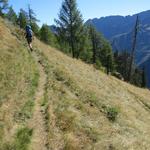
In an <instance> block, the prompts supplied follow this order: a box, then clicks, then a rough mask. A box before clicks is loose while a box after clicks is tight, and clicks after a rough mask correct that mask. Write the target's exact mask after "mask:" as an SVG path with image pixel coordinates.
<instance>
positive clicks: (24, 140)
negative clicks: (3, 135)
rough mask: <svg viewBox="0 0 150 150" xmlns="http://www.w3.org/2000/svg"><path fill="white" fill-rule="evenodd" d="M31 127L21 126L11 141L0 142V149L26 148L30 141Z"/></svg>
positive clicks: (20, 149)
mask: <svg viewBox="0 0 150 150" xmlns="http://www.w3.org/2000/svg"><path fill="white" fill-rule="evenodd" d="M32 132H33V131H32V129H29V128H28V127H22V128H20V129H18V130H17V132H16V134H15V138H14V141H13V142H12V143H9V142H7V143H0V150H28V146H29V144H30V142H31V137H32Z"/></svg>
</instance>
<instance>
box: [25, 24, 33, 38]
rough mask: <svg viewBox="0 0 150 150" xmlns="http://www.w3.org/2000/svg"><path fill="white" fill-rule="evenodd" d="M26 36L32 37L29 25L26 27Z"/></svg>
mask: <svg viewBox="0 0 150 150" xmlns="http://www.w3.org/2000/svg"><path fill="white" fill-rule="evenodd" d="M26 34H27V35H26V36H27V37H32V29H31V26H29V25H27V26H26Z"/></svg>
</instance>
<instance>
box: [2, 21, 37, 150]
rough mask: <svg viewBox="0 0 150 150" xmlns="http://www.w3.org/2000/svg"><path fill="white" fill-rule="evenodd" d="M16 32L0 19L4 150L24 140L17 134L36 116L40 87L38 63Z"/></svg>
mask: <svg viewBox="0 0 150 150" xmlns="http://www.w3.org/2000/svg"><path fill="white" fill-rule="evenodd" d="M6 25H7V26H9V27H10V29H9V28H8V27H6ZM15 30H17V29H15V28H14V27H13V26H12V25H11V24H9V23H7V24H6V23H5V22H4V21H3V20H2V19H1V18H0V149H2V150H4V149H5V148H4V147H7V145H9V143H7V141H11V140H12V138H13V136H16V137H15V140H16V141H17V140H18V138H20V137H17V133H18V132H20V130H23V129H24V128H25V126H26V123H25V122H26V120H27V119H28V118H30V117H31V116H32V108H33V105H34V93H35V90H36V87H37V85H38V70H37V66H36V63H35V61H34V60H33V58H32V57H31V55H30V54H29V52H28V50H27V48H25V47H24V46H23V44H21V43H20V41H19V40H18V39H17V38H16V36H13V35H12V31H13V32H14V33H15V32H16V33H18V31H19V30H18V31H15ZM28 130H29V129H27V130H26V131H28ZM26 131H25V132H26ZM23 134H26V133H23ZM19 142H20V141H19ZM19 142H18V143H19ZM6 143H7V144H6ZM14 143H15V141H14ZM4 145H5V146H4ZM16 149H17V148H16Z"/></svg>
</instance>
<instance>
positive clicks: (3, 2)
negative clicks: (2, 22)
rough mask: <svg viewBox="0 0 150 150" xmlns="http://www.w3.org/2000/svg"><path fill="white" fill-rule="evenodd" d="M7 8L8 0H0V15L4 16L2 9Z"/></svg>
mask: <svg viewBox="0 0 150 150" xmlns="http://www.w3.org/2000/svg"><path fill="white" fill-rule="evenodd" d="M7 8H8V0H0V16H2V17H3V16H4V12H3V11H4V10H6V9H7Z"/></svg>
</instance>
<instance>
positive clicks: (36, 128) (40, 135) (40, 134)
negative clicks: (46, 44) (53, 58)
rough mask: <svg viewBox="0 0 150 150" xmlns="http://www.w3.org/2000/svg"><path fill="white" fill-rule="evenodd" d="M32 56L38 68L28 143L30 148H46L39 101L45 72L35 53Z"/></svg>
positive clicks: (41, 95)
mask: <svg viewBox="0 0 150 150" xmlns="http://www.w3.org/2000/svg"><path fill="white" fill-rule="evenodd" d="M33 58H34V59H35V60H36V62H37V65H38V68H39V83H38V88H37V91H36V94H35V102H34V103H35V106H34V112H33V117H32V119H31V120H30V121H29V127H30V128H32V129H33V135H32V140H31V145H30V148H29V149H30V150H47V149H48V148H47V146H46V145H47V141H48V140H47V133H46V129H45V128H46V127H45V119H44V115H43V113H42V107H41V101H42V100H43V98H44V86H45V83H46V74H45V72H44V68H43V66H42V64H40V63H39V59H38V57H37V55H36V54H35V53H33Z"/></svg>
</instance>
